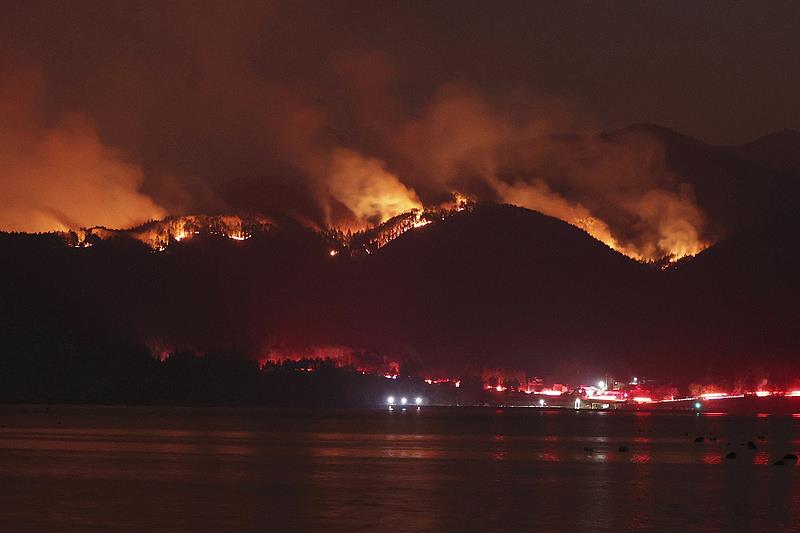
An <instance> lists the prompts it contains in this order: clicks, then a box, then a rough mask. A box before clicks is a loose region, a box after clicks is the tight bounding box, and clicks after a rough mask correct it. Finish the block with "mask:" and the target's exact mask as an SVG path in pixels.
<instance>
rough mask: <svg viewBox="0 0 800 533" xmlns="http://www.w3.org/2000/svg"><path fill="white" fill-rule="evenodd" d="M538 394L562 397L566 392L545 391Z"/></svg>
mask: <svg viewBox="0 0 800 533" xmlns="http://www.w3.org/2000/svg"><path fill="white" fill-rule="evenodd" d="M537 394H544V395H545V396H561V395H563V394H564V392H563V391H560V390H553V389H545V390H543V391H541V392H538V393H537Z"/></svg>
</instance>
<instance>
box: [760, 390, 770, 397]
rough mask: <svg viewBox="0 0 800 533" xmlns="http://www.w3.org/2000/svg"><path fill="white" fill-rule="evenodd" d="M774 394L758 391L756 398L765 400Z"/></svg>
mask: <svg viewBox="0 0 800 533" xmlns="http://www.w3.org/2000/svg"><path fill="white" fill-rule="evenodd" d="M771 394H772V393H771V392H769V391H766V390H760V391H756V396H758V397H759V398H763V397H764V396H770V395H771Z"/></svg>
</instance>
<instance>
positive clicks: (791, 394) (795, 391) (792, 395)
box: [786, 390, 800, 397]
mask: <svg viewBox="0 0 800 533" xmlns="http://www.w3.org/2000/svg"><path fill="white" fill-rule="evenodd" d="M786 396H791V397H798V396H800V390H793V391H791V392H789V393H788V394H786Z"/></svg>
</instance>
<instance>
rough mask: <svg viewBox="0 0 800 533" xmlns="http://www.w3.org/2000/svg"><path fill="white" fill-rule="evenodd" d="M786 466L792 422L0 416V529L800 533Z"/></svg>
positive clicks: (377, 415) (486, 413) (366, 414)
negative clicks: (731, 456) (702, 438)
mask: <svg viewBox="0 0 800 533" xmlns="http://www.w3.org/2000/svg"><path fill="white" fill-rule="evenodd" d="M698 435H703V436H705V437H706V439H705V442H704V443H701V444H697V443H694V439H695V437H696V436H698ZM712 435H713V436H716V437H718V440H716V441H711V440H709V437H710V436H712ZM759 436H763V437H764V439H763V440H758V437H759ZM747 441H754V442H755V443H756V445H757V449H756V450H748V449H747V447H746V446H743V445H741V443H746V442H747ZM621 445H625V446H628V447H629V448H630V451H629V452H627V453H626V452H620V451H618V448H619V446H621ZM584 447H591V448H594V452H593V453H587V452H584ZM729 451H735V452H736V454H737V458H736V459H725V455H726V454H727V453H728V452H729ZM798 451H800V418H797V417H792V416H766V415H761V416H756V417H735V416H728V415H722V416H709V415H708V414H705V415H700V416H697V415H694V414H665V413H658V414H655V413H654V414H648V413H622V412H616V413H611V412H606V413H601V412H574V411H547V410H538V409H519V408H518V409H505V410H496V409H464V408H462V409H457V408H452V409H449V408H444V409H434V408H423V409H422V410H420V411H417V410H415V409H410V410H408V411H394V412H389V411H387V410H350V411H334V410H329V411H322V410H320V411H283V410H256V409H195V408H125V407H61V406H57V407H45V406H2V407H0V530H2V531H15V532H16V531H28V530H55V529H72V530H79V531H85V530H92V529H94V530H104V531H113V530H130V531H141V530H154V529H155V530H163V531H176V530H179V531H229V530H261V531H318V532H325V531H509V530H515V531H537V532H542V531H581V532H590V531H608V530H612V529H619V530H624V531H636V530H651V531H800V469H798V467H797V466H796V465H794V464H790V463H789V464H787V465H785V466H773V465H772V463H773V462H774V461H775V460H777V459H780V458H782V457H783V456H784V454H786V453H790V452H794V453H797V452H798Z"/></svg>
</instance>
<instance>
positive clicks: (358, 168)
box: [326, 148, 422, 225]
mask: <svg viewBox="0 0 800 533" xmlns="http://www.w3.org/2000/svg"><path fill="white" fill-rule="evenodd" d="M326 185H327V190H328V192H329V193H330V195H331V197H332V198H333V199H334V200H336V201H339V202H341V203H342V204H344V205H345V206H346V207H347V208H348V209H349V210H350V212H351V213H352V214H353V215H354V216H355V217H356V219H357V221H358V222H359V223H362V224H365V225H375V224H380V223H381V222H384V221H386V220H388V219H390V218H392V217H394V216H397V215H399V214H401V213H405V212H407V211H410V210H412V209H420V208H421V207H422V204H421V203H420V201H419V199H418V198H417V195H416V193H415V192H414V191H413V190H412V189H410V188H409V187H406V186H405V185H403V183H402V182H401V181H400V179H399V178H398V177H397V176H395V175H394V174H392V173H390V172H388V171H387V170H386V164H385V163H384V162H382V161H380V160H378V159H368V158H365V157H363V156H362V155H360V154H358V153H357V152H355V151H353V150H348V149H345V148H339V149H336V150H334V151H333V153H332V154H331V165H330V169H329V174H328V176H327V179H326ZM333 224H335V222H333Z"/></svg>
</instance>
